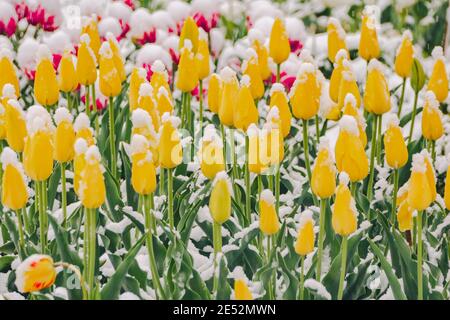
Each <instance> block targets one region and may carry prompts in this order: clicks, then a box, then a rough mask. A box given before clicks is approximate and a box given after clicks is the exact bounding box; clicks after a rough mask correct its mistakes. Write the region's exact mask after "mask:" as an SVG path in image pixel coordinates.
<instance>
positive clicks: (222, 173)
mask: <svg viewBox="0 0 450 320" xmlns="http://www.w3.org/2000/svg"><path fill="white" fill-rule="evenodd" d="M220 180H224V181H225V182H226V184H227V187H228V192H230V194H231V195H232V194H233V188H232V187H231V180H230V178H229V177H228V175H227V173H226V172H225V171H220V172H218V173H217V174H216V176H215V178H214V181H213V186H215V185H216V183H217V182H219V181H220Z"/></svg>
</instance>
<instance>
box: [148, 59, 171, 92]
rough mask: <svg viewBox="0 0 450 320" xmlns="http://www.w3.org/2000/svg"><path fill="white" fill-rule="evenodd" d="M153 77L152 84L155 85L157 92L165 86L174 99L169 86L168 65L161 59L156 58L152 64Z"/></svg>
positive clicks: (154, 88) (154, 89)
mask: <svg viewBox="0 0 450 320" xmlns="http://www.w3.org/2000/svg"><path fill="white" fill-rule="evenodd" d="M151 69H152V77H151V79H150V84H151V85H152V87H153V91H154V92H155V93H158V92H159V89H160V88H161V87H164V89H166V91H167V93H168V97H169V98H170V100H172V94H171V91H170V86H169V75H168V73H167V70H166V66H165V65H164V63H163V62H162V61H161V60H156V61H155V62H153V64H152V68H151Z"/></svg>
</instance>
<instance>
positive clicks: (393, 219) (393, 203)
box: [391, 169, 399, 228]
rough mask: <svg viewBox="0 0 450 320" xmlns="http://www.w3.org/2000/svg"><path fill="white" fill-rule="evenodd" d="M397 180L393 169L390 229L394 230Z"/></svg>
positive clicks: (395, 170)
mask: <svg viewBox="0 0 450 320" xmlns="http://www.w3.org/2000/svg"><path fill="white" fill-rule="evenodd" d="M398 179H399V174H398V169H394V192H393V194H392V212H391V222H392V228H395V214H396V211H397V192H398Z"/></svg>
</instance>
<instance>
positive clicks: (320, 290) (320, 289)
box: [304, 279, 331, 300]
mask: <svg viewBox="0 0 450 320" xmlns="http://www.w3.org/2000/svg"><path fill="white" fill-rule="evenodd" d="M304 286H305V288H307V289H309V290H312V291H314V292H315V293H316V294H318V295H319V296H321V297H323V298H325V299H326V300H331V294H330V293H329V292H328V291H327V289H326V288H325V286H324V285H323V284H322V283H320V282H318V281H317V280H314V279H306V280H305V284H304Z"/></svg>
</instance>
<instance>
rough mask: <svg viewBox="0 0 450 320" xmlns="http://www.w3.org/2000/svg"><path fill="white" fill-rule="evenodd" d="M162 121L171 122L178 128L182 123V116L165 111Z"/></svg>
mask: <svg viewBox="0 0 450 320" xmlns="http://www.w3.org/2000/svg"><path fill="white" fill-rule="evenodd" d="M161 122H162V123H166V122H170V123H171V124H172V126H173V127H174V128H178V126H179V125H180V124H181V120H180V118H178V117H177V116H172V115H170V113H169V112H165V113H164V114H163V115H162V117H161Z"/></svg>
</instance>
